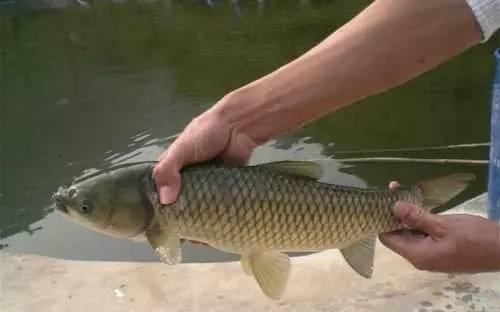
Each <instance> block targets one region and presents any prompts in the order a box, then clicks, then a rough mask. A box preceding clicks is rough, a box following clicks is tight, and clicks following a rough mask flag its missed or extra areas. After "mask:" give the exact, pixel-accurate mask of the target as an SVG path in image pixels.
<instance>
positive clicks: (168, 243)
mask: <svg viewBox="0 0 500 312" xmlns="http://www.w3.org/2000/svg"><path fill="white" fill-rule="evenodd" d="M169 228H170V229H166V228H162V227H161V226H160V225H159V224H158V223H156V224H155V225H153V226H152V227H151V228H149V229H148V230H147V231H146V237H147V239H148V241H149V243H150V244H151V246H152V247H153V249H154V251H155V253H156V254H157V255H158V256H159V257H160V260H161V262H163V263H166V264H171V265H173V264H178V263H180V262H181V261H182V253H181V246H180V237H179V235H178V234H177V232H176V231H175V230H174V228H173V227H169Z"/></svg>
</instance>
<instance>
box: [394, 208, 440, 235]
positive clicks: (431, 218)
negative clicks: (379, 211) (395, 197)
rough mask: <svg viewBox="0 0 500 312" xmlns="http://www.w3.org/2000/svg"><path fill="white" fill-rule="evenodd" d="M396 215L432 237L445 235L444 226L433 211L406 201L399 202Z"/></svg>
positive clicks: (395, 209)
mask: <svg viewBox="0 0 500 312" xmlns="http://www.w3.org/2000/svg"><path fill="white" fill-rule="evenodd" d="M394 215H395V216H396V217H397V218H398V219H399V220H400V221H401V223H403V224H404V225H406V226H407V227H409V228H411V229H414V230H420V231H423V232H425V233H427V234H429V235H430V236H432V237H442V236H444V232H445V229H444V226H443V224H442V223H441V222H440V220H439V218H438V217H437V216H435V215H433V214H432V213H430V212H428V211H426V210H424V209H423V208H420V207H417V206H415V205H412V204H410V203H406V202H397V203H396V205H395V206H394Z"/></svg>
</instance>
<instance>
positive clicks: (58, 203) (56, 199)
mask: <svg viewBox="0 0 500 312" xmlns="http://www.w3.org/2000/svg"><path fill="white" fill-rule="evenodd" d="M52 200H53V201H54V203H55V204H56V209H57V210H58V211H60V212H62V213H64V214H68V213H69V211H68V208H67V207H66V205H64V203H63V200H62V198H61V195H60V194H59V192H57V193H55V194H53V195H52Z"/></svg>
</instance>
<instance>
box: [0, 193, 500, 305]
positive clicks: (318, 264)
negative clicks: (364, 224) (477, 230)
mask: <svg viewBox="0 0 500 312" xmlns="http://www.w3.org/2000/svg"><path fill="white" fill-rule="evenodd" d="M484 204H485V201H484V196H483V197H479V198H477V199H475V200H474V201H471V202H469V203H467V204H465V205H462V206H461V207H457V209H455V210H454V211H460V210H462V211H464V210H465V211H466V212H473V213H475V212H476V211H479V212H477V213H479V214H482V213H481V212H480V211H483V209H482V206H481V205H483V206H484ZM467 205H469V206H467ZM75 248H76V247H75ZM0 257H1V288H0V290H1V303H0V310H1V311H3V312H13V311H74V312H79V311H107V312H113V311H148V312H151V311H360V312H363V311H419V312H425V311H426V312H431V311H488V312H490V311H500V283H499V282H498V281H499V274H478V275H448V274H431V273H427V272H419V271H417V270H415V269H414V268H413V267H412V266H411V265H410V264H408V263H407V262H406V261H405V260H403V259H401V258H400V257H399V256H397V255H395V254H394V253H392V252H391V251H389V250H387V249H386V248H384V247H383V246H382V245H381V244H378V247H377V251H376V261H375V274H374V278H373V279H371V280H365V279H363V278H360V277H358V276H357V275H356V274H355V273H354V272H353V271H352V270H351V269H350V268H349V266H348V265H347V264H345V262H344V261H343V259H342V258H341V256H340V254H339V252H338V251H335V250H333V251H325V252H322V253H318V254H314V255H309V256H302V257H295V258H293V260H292V276H291V279H290V283H289V285H288V288H287V291H286V294H285V296H284V298H283V300H281V301H271V300H268V299H267V298H266V297H264V295H262V293H261V292H260V290H259V288H258V287H257V284H256V283H255V281H254V280H253V279H252V278H250V277H248V276H246V275H245V274H244V273H243V272H242V270H241V267H240V264H239V263H237V262H231V263H204V264H182V265H178V266H167V265H163V264H160V263H131V262H94V261H69V260H61V259H54V258H46V257H41V256H35V255H28V254H13V253H7V252H1V253H0Z"/></svg>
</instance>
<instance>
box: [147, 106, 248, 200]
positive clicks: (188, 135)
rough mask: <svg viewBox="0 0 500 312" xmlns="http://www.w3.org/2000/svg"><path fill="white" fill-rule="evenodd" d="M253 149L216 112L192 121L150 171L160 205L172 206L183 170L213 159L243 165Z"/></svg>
mask: <svg viewBox="0 0 500 312" xmlns="http://www.w3.org/2000/svg"><path fill="white" fill-rule="evenodd" d="M255 146H256V143H255V142H254V141H253V140H252V139H251V138H250V137H249V136H247V135H246V134H244V133H242V132H241V131H238V129H236V128H235V127H234V126H233V125H232V124H231V123H229V122H228V121H227V120H225V118H224V116H223V115H222V114H220V113H218V112H217V111H216V110H215V109H210V110H208V111H206V112H205V113H203V114H201V115H200V116H198V117H196V118H194V119H193V120H192V121H191V122H190V123H189V124H188V125H187V127H186V128H185V129H184V131H183V132H182V133H181V134H180V136H179V137H178V138H177V139H176V140H175V141H174V142H173V143H172V145H170V147H169V148H168V149H167V150H166V151H165V152H164V153H163V154H162V155H161V156H160V159H159V163H158V164H157V165H156V166H155V168H154V170H153V178H154V180H155V182H156V184H157V187H158V190H159V195H160V202H161V203H162V204H171V203H173V202H175V201H176V200H177V197H178V195H179V192H180V188H181V176H180V170H181V169H182V167H183V166H185V165H188V164H194V163H198V162H203V161H207V160H211V159H215V158H221V159H222V160H223V161H224V162H228V163H237V164H242V163H246V162H247V160H248V158H249V157H250V154H251V152H252V150H253V149H254V148H255Z"/></svg>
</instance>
